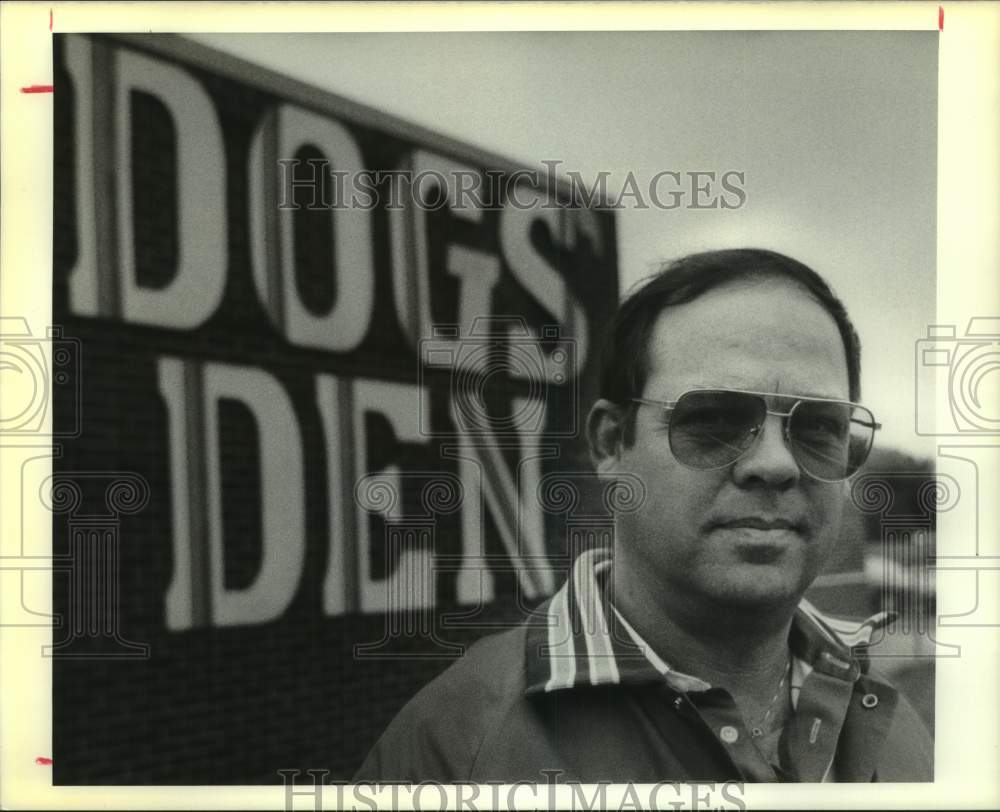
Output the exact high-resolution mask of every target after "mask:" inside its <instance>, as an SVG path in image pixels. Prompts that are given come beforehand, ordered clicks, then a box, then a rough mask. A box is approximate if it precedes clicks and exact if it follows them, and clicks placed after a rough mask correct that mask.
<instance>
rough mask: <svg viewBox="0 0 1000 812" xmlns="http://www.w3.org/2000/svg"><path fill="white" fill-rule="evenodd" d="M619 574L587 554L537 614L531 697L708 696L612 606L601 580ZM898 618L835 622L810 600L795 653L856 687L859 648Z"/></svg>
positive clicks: (597, 554)
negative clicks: (654, 686)
mask: <svg viewBox="0 0 1000 812" xmlns="http://www.w3.org/2000/svg"><path fill="white" fill-rule="evenodd" d="M610 567H611V554H610V551H609V550H607V549H606V548H597V549H593V550H588V551H587V552H585V553H582V554H581V555H580V556H579V557H578V558H577V560H576V562H575V563H574V564H573V567H572V570H571V571H570V574H569V577H568V578H567V579H566V583H564V584H563V586H562V587H561V588H560V589H559V590H558V591H557V592H556V593H555V594H554V595H553V596H552V597H551V598H550V599H549V600H548V601H546V602H545V603H543V604H542V605H541V606H540V607H539V608H538V609H536V610H535V612H534V613H533V615H532V617H531V618H530V619H529V622H528V629H527V637H526V643H525V669H526V674H527V683H526V687H525V693H528V694H535V693H551V692H553V691H560V690H565V689H569V688H578V687H583V686H587V685H591V686H598V685H618V684H640V683H649V682H661V683H662V682H664V681H666V683H667V684H668V685H669V686H670V687H672V688H674V689H675V690H677V691H679V692H688V691H703V690H707V689H709V688H710V687H711V686H710V685H709V684H708V683H706V682H705V681H704V680H701V679H699V678H698V677H694V676H691V675H689V674H683V673H681V672H679V671H675V670H674V669H672V668H671V667H670V666H669V665H668V664H667V663H666V662H664V661H663V659H662V658H660V657H659V656H658V655H657V654H656V652H654V651H653V650H652V648H651V647H650V646H649V645H648V644H647V643H646V642H645V641H644V640H643V639H642V637H641V636H640V635H639V633H638V632H637V631H636V630H635V629H633V628H632V626H631V625H630V624H629V623H628V621H626V620H625V618H624V617H622V615H621V614H620V613H619V612H618V610H617V609H616V608H615V607H614V606H612V605H611V603H610V601H609V600H608V595H607V593H606V589H605V587H604V585H603V584H602V580H601V579H600V578H599V577H598V576H599V575H601V574H602V573H604V572H606V571H607V570H608V569H609V568H610ZM892 619H893V616H892V615H891V614H890V613H887V612H880V613H879V614H877V615H874V616H873V617H871V618H869V619H868V620H866V621H865V622H864V623H861V624H860V625H859V624H857V623H851V622H849V621H844V620H840V619H838V618H833V617H830V616H829V615H826V614H824V613H822V612H820V611H819V610H818V609H817V608H816V607H815V606H813V605H812V604H811V603H810V602H809V601H807V600H805V599H802V601H801V602H800V603H799V605H798V608H797V609H796V612H795V617H794V619H793V622H792V632H791V635H790V637H789V645H790V647H791V649H792V653H793V654H794V655H795V658H796V659H797V660H800V661H801V666H800V668H801V669H802V670H804V671H805V673H808V671H811V670H812V669H816V670H818V671H821V672H823V673H825V674H829V675H830V676H834V677H839V678H841V679H845V680H850V681H854V680H856V679H857V678H858V676H859V675H860V673H861V664H860V663H859V661H858V659H857V658H856V657H855V656H854V654H853V653H852V648H853V647H856V646H865V645H867V644H868V643H869V642H870V641H871V636H872V633H873V632H874V631H875V630H876V629H879V628H881V627H883V626H885V625H886V624H887V623H889V622H891V620H892Z"/></svg>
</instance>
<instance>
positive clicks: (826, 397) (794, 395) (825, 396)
mask: <svg viewBox="0 0 1000 812" xmlns="http://www.w3.org/2000/svg"><path fill="white" fill-rule="evenodd" d="M779 384H780V381H779ZM690 389H736V390H739V391H741V392H754V393H756V394H760V395H765V396H766V395H771V396H772V397H779V398H819V399H820V400H842V401H844V402H847V403H849V402H851V399H850V397H849V396H845V395H834V394H831V393H829V392H816V391H809V392H761V391H759V390H757V389H749V388H747V387H745V386H743V385H742V384H737V383H721V384H720V383H713V384H708V383H696V384H693V385H692V386H691V387H690V388H689V389H688V390H685V391H690ZM674 400H676V398H674Z"/></svg>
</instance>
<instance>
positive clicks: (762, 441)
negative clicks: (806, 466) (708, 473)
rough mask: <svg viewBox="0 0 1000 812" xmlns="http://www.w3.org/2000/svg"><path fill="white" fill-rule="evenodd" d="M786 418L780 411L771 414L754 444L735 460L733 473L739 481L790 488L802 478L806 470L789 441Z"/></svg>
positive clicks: (740, 482)
mask: <svg viewBox="0 0 1000 812" xmlns="http://www.w3.org/2000/svg"><path fill="white" fill-rule="evenodd" d="M785 419H786V418H784V417H782V416H780V415H773V414H769V415H768V416H767V419H765V421H764V423H763V425H762V426H761V427H760V431H759V432H758V433H757V437H756V438H755V440H754V442H753V445H751V446H750V448H749V449H748V450H747V452H746V454H744V455H743V456H742V457H740V459H738V460H737V461H736V463H735V466H734V468H733V477H734V479H735V480H736V482H737V484H739V485H749V484H752V483H753V482H754V481H759V482H763V483H765V484H767V485H769V486H771V487H782V488H787V487H789V486H791V485H794V484H795V483H796V482H798V480H799V477H800V476H801V474H802V472H801V471H800V469H799V464H798V463H797V462H796V461H795V457H794V455H793V454H792V450H791V449H790V448H789V447H788V444H787V442H786V441H785Z"/></svg>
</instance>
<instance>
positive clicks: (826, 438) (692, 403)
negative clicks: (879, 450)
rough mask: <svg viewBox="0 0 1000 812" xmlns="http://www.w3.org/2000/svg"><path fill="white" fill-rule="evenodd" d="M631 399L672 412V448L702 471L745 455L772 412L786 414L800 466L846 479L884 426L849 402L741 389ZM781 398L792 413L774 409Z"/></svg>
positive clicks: (825, 477)
mask: <svg viewBox="0 0 1000 812" xmlns="http://www.w3.org/2000/svg"><path fill="white" fill-rule="evenodd" d="M632 400H633V401H634V402H635V403H639V404H642V405H644V406H655V407H658V408H660V409H662V410H663V411H664V413H667V414H669V416H670V417H669V428H668V438H669V441H670V450H671V452H673V455H674V457H676V459H677V461H678V462H679V463H681V464H682V465H685V466H687V467H688V468H695V469H698V470H700V471H711V470H713V469H716V468H725V467H726V466H728V465H732V464H733V463H734V462H736V461H737V460H738V459H740V458H741V457H742V456H744V455H745V454H746V453H747V452H748V451H749V450H750V448H751V447H752V446H753V444H754V442H755V441H756V440H757V438H758V437H759V436H760V434H761V430H762V429H763V427H764V421H765V420H766V419H767V416H768V415H769V414H773V415H777V416H778V417H782V418H784V421H783V422H784V429H785V442H786V443H787V444H788V448H789V450H790V451H791V453H792V456H793V457H794V458H795V461H796V462H797V463H798V465H799V467H800V468H801V469H802V470H803V471H804V472H805V473H807V474H808V475H809V476H811V477H812V478H813V479H818V480H820V481H821V482H841V481H843V480H845V479H847V478H848V477H851V476H853V475H854V474H855V473H857V471H858V469H859V468H860V467H861V466H862V465H863V464H864V462H865V460H866V459H868V453H869V452H870V451H871V447H872V442H873V441H874V439H875V431H876V429H880V428H882V426H881V424H880V423H877V422H876V421H875V416H874V415H873V414H872V413H871V411H869V410H868V409H866V408H865V407H864V406H861V405H859V404H857V403H851V402H849V401H845V400H830V399H827V398H813V397H803V396H800V395H778V394H774V393H768V392H745V391H742V390H737V389H692V390H689V391H687V392H685V393H684V394H682V395H681V396H680V397H679V398H678V399H677V400H671V401H664V400H648V399H646V398H633V399H632ZM780 402H786V403H790V404H791V405H790V406H789V408H788V411H786V412H781V411H775V410H774V409H771V408H769V404H776V403H780Z"/></svg>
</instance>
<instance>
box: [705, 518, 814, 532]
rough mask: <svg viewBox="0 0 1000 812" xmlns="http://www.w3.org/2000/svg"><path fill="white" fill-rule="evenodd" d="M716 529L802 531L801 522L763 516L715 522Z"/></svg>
mask: <svg viewBox="0 0 1000 812" xmlns="http://www.w3.org/2000/svg"><path fill="white" fill-rule="evenodd" d="M715 525H716V527H726V528H730V529H736V528H747V529H751V530H792V531H798V530H801V529H802V524H801V522H797V521H793V520H791V519H784V518H778V517H774V518H770V517H765V516H740V517H738V518H735V519H726V520H725V521H721V522H716V523H715Z"/></svg>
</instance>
